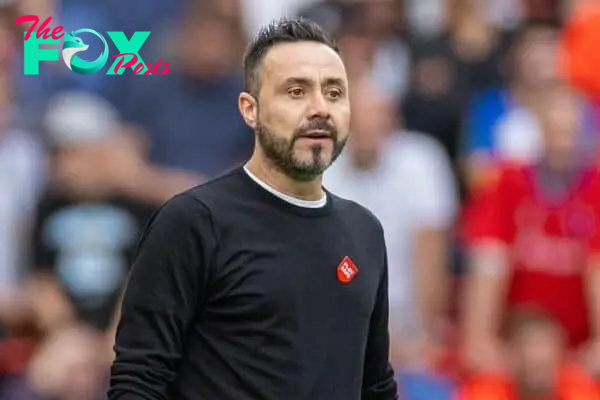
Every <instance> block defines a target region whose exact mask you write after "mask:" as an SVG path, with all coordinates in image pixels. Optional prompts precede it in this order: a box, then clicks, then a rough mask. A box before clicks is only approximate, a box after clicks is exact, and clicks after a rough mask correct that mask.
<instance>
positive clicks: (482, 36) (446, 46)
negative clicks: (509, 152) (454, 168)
mask: <svg viewBox="0 0 600 400" xmlns="http://www.w3.org/2000/svg"><path fill="white" fill-rule="evenodd" d="M444 24H445V29H444V31H443V32H442V33H441V34H439V35H436V36H434V37H432V38H427V39H414V40H413V41H412V42H411V48H412V55H411V57H412V82H411V85H410V89H409V92H408V94H407V97H406V98H405V100H404V101H403V104H402V106H403V107H402V109H403V110H402V111H403V114H404V118H405V123H406V126H407V128H408V129H410V130H415V131H420V132H425V133H428V134H430V135H432V136H434V137H435V138H437V139H438V140H440V141H441V143H442V144H443V145H444V148H445V149H446V151H447V152H448V154H449V155H450V158H451V159H452V161H453V163H454V161H455V159H456V157H457V151H458V148H459V138H460V129H461V126H460V125H461V119H462V115H463V112H464V110H465V109H466V107H467V105H468V102H469V101H470V99H471V97H472V95H473V94H474V93H477V92H478V91H480V90H482V89H484V88H486V87H488V86H493V85H499V84H501V83H502V82H503V81H504V77H503V75H502V70H501V60H502V58H503V54H504V53H505V47H506V36H505V35H504V33H503V32H502V31H500V30H499V29H498V28H497V27H496V26H495V25H494V24H493V23H492V22H491V21H490V18H488V14H487V9H486V8H485V3H483V2H481V1H477V0H451V1H450V0H449V1H447V3H446V8H445V18H444Z"/></svg>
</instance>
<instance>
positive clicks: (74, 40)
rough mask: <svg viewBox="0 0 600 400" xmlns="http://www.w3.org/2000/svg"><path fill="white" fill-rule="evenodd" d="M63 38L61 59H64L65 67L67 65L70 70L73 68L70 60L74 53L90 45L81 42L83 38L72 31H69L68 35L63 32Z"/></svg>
mask: <svg viewBox="0 0 600 400" xmlns="http://www.w3.org/2000/svg"><path fill="white" fill-rule="evenodd" d="M64 39H65V43H64V44H63V48H62V56H63V60H64V61H65V64H67V67H69V69H70V70H73V67H72V66H71V65H72V63H71V61H72V60H73V57H75V54H77V53H79V52H80V51H86V50H87V49H88V48H89V47H90V46H89V45H87V44H85V43H83V40H81V39H80V38H78V37H77V36H75V34H74V33H73V32H71V34H70V35H69V34H68V33H66V32H65V36H64Z"/></svg>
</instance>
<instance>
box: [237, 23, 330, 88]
mask: <svg viewBox="0 0 600 400" xmlns="http://www.w3.org/2000/svg"><path fill="white" fill-rule="evenodd" d="M295 42H316V43H322V44H324V45H326V46H328V47H330V48H331V49H333V50H334V51H335V52H336V53H338V54H339V48H338V45H337V43H336V42H335V40H334V39H333V38H332V37H331V36H330V35H329V34H328V33H327V32H326V31H325V30H324V29H323V28H321V27H320V26H319V25H318V24H317V23H315V22H313V21H311V20H309V19H306V18H303V17H297V18H293V19H289V18H282V19H280V20H278V21H273V22H272V23H270V24H269V25H267V26H266V27H264V28H263V29H261V30H260V31H259V32H258V35H257V36H256V38H255V39H254V40H253V41H252V42H251V43H250V44H249V45H248V48H247V49H246V52H245V54H244V61H243V67H244V90H245V91H246V92H248V93H251V94H252V95H254V96H256V95H257V93H258V86H259V85H258V82H259V80H260V76H259V71H258V69H259V67H260V63H261V62H262V60H263V59H264V57H265V55H266V54H267V52H268V51H269V49H270V48H272V47H273V46H275V45H277V44H280V43H295Z"/></svg>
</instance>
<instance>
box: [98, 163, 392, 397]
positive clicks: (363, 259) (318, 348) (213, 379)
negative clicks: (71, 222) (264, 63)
mask: <svg viewBox="0 0 600 400" xmlns="http://www.w3.org/2000/svg"><path fill="white" fill-rule="evenodd" d="M387 284H388V280H387V259H386V250H385V244H384V239H383V230H382V227H381V225H380V223H379V221H378V220H377V219H376V218H375V217H374V216H373V215H372V214H371V213H370V212H369V211H367V210H366V209H365V208H363V207H361V206H359V205H357V204H356V203H353V202H351V201H348V200H343V199H341V198H338V197H336V196H334V195H332V194H330V193H327V204H326V205H325V206H324V207H320V208H307V207H299V206H296V205H293V204H291V203H289V202H286V201H285V200H282V199H280V198H279V197H277V196H275V195H273V194H272V193H269V192H268V191H266V190H265V189H264V188H263V187H261V186H260V185H259V184H257V183H256V182H255V181H254V180H252V178H251V177H250V176H249V175H248V174H247V173H246V172H245V171H244V170H243V168H241V167H240V168H237V169H235V170H233V171H232V172H229V173H227V174H225V175H223V176H221V177H219V178H217V179H215V180H212V181H210V182H209V183H206V184H203V185H201V186H198V187H196V188H193V189H191V190H189V191H187V192H185V193H183V194H180V195H178V196H176V197H174V198H173V199H171V200H170V201H168V202H167V203H166V204H165V205H163V206H162V207H161V209H160V210H159V211H158V212H157V213H156V214H155V215H154V217H153V218H152V220H151V221H150V223H149V225H148V227H147V228H146V230H145V232H144V234H143V236H142V239H141V242H140V246H139V249H138V253H137V255H136V258H135V261H134V265H133V268H132V271H131V275H130V278H129V282H128V284H127V289H126V292H125V296H124V301H123V308H122V315H121V321H120V324H119V328H118V333H117V338H116V345H115V350H116V360H115V362H114V365H113V367H112V370H111V380H110V390H109V399H110V400H166V399H169V400H170V399H173V400H358V399H362V400H371V399H377V400H391V399H396V398H397V387H396V383H395V382H394V376H393V371H392V368H391V367H390V365H389V363H388V356H389V336H388V288H387Z"/></svg>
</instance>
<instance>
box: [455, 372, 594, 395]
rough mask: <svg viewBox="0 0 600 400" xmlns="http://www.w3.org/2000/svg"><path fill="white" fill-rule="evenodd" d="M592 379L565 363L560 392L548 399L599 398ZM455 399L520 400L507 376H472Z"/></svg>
mask: <svg viewBox="0 0 600 400" xmlns="http://www.w3.org/2000/svg"><path fill="white" fill-rule="evenodd" d="M599 399H600V394H599V391H598V390H597V387H596V385H595V384H594V382H593V381H592V379H591V378H590V377H589V376H588V375H587V374H586V373H585V372H584V371H583V370H581V369H580V368H578V367H575V366H572V365H565V367H564V368H563V370H562V371H561V374H560V376H559V381H558V394H557V396H555V397H552V398H549V399H548V400H599ZM454 400H519V397H518V395H517V393H516V389H515V386H514V382H513V381H512V380H511V379H509V378H508V377H506V376H500V375H485V376H477V377H473V378H470V379H469V380H467V381H466V382H465V383H464V384H462V385H461V386H460V388H459V389H458V391H457V394H456V397H455V399H454Z"/></svg>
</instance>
